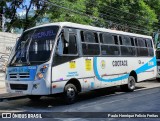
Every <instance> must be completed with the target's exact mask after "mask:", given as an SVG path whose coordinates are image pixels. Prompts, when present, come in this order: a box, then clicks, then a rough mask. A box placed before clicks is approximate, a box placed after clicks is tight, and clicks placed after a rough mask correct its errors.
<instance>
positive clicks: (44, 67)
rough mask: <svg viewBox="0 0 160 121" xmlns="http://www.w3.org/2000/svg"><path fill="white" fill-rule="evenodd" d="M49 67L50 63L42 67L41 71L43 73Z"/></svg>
mask: <svg viewBox="0 0 160 121" xmlns="http://www.w3.org/2000/svg"><path fill="white" fill-rule="evenodd" d="M47 69H48V65H44V66H43V67H42V68H41V69H40V72H41V73H45V72H46V71H47Z"/></svg>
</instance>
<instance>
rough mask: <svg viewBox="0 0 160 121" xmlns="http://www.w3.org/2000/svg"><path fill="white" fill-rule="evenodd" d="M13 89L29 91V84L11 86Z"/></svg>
mask: <svg viewBox="0 0 160 121" xmlns="http://www.w3.org/2000/svg"><path fill="white" fill-rule="evenodd" d="M10 87H11V89H13V90H27V88H28V85H27V84H10Z"/></svg>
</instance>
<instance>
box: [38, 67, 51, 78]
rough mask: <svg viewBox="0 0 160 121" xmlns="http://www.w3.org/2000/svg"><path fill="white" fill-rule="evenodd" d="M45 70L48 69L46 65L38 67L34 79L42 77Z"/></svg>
mask: <svg viewBox="0 0 160 121" xmlns="http://www.w3.org/2000/svg"><path fill="white" fill-rule="evenodd" d="M47 70H48V65H43V66H42V67H40V69H39V70H38V72H37V74H36V79H42V78H44V77H45V75H46V72H47Z"/></svg>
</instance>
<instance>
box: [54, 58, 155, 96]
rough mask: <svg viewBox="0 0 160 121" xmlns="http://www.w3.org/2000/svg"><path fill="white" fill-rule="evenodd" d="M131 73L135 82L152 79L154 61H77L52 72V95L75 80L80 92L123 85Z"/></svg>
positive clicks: (87, 59)
mask: <svg viewBox="0 0 160 121" xmlns="http://www.w3.org/2000/svg"><path fill="white" fill-rule="evenodd" d="M131 71H135V72H136V73H137V80H138V82H140V81H143V80H146V79H152V78H154V77H155V76H156V59H155V57H143V58H142V57H141V58H136V57H135V58H133V57H125V58H124V57H86V58H85V57H81V58H78V59H75V60H72V61H69V62H66V63H64V64H61V65H58V66H56V67H53V68H52V85H56V87H55V88H54V89H52V93H53V94H54V93H60V92H63V91H64V87H65V85H66V83H67V82H68V81H69V80H70V79H77V80H79V82H80V84H81V86H82V91H88V90H93V89H98V88H104V87H110V86H116V85H123V84H127V83H128V77H129V75H130V73H131ZM59 72H61V73H59Z"/></svg>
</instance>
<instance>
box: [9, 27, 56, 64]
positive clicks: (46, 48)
mask: <svg viewBox="0 0 160 121" xmlns="http://www.w3.org/2000/svg"><path fill="white" fill-rule="evenodd" d="M58 29H59V27H58V26H46V27H41V28H35V29H31V30H29V31H26V32H24V33H23V34H22V36H21V37H20V39H19V40H18V42H17V44H16V46H15V49H14V50H13V52H12V53H11V56H10V59H9V63H8V64H9V66H24V65H37V64H41V63H44V62H46V61H48V60H49V58H50V55H51V50H52V47H53V45H54V42H55V37H56V34H57V32H58Z"/></svg>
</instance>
